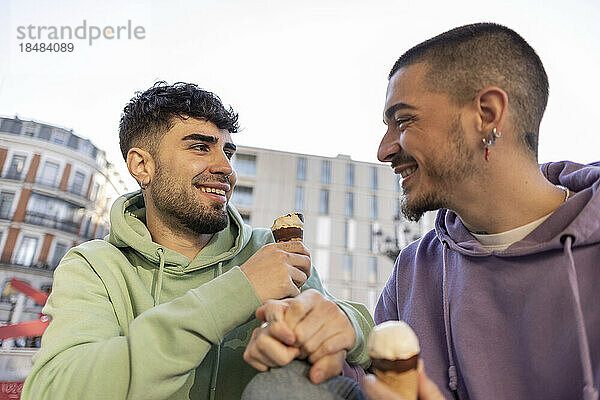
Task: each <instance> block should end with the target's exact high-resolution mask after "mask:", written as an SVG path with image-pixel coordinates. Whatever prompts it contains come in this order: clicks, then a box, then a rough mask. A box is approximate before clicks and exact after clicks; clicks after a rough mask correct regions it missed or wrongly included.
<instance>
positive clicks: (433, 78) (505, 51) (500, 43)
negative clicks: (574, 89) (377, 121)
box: [365, 23, 600, 400]
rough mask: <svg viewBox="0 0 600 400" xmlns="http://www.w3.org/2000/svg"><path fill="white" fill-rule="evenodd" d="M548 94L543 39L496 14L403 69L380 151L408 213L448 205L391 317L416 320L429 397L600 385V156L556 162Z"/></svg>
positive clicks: (449, 35) (390, 295) (416, 254)
mask: <svg viewBox="0 0 600 400" xmlns="http://www.w3.org/2000/svg"><path fill="white" fill-rule="evenodd" d="M547 99H548V78H547V76H546V72H545V70H544V67H543V65H542V62H541V60H540V58H539V57H538V56H537V54H536V53H535V51H534V50H533V48H531V46H530V45H529V44H528V43H527V42H526V41H525V40H524V39H523V38H522V37H521V36H520V35H518V34H517V33H516V32H514V31H513V30H511V29H509V28H506V27H504V26H501V25H497V24H492V23H480V24H472V25H466V26H462V27H459V28H455V29H452V30H450V31H448V32H445V33H442V34H440V35H438V36H436V37H433V38H431V39H429V40H427V41H425V42H423V43H420V44H418V45H417V46H415V47H413V48H411V49H410V50H408V51H407V52H406V53H404V55H402V56H401V57H400V58H399V59H398V61H397V62H396V63H395V65H394V66H393V68H392V70H391V72H390V74H389V84H388V88H387V93H386V100H385V107H384V120H385V123H386V125H387V130H386V132H385V135H384V136H383V138H382V140H381V144H380V146H379V151H378V158H379V160H380V161H382V162H386V163H389V164H390V166H391V167H392V168H393V170H394V172H395V173H396V174H398V175H399V176H400V179H401V185H402V189H403V193H404V198H403V203H402V211H403V213H404V215H405V216H406V217H407V218H408V219H410V220H414V221H416V220H418V219H419V218H420V217H421V216H422V215H423V213H425V212H427V211H431V210H439V211H438V213H437V218H436V221H435V229H434V230H432V231H430V232H429V233H427V234H426V235H425V236H424V237H423V238H422V239H420V240H419V241H417V242H415V243H412V244H411V245H409V246H408V247H407V248H405V249H403V250H402V252H401V253H400V255H399V257H398V259H397V260H396V265H395V268H394V271H393V273H392V276H391V277H390V279H389V280H388V283H387V285H386V287H385V288H384V290H383V293H382V294H381V297H380V299H379V302H378V305H377V308H376V311H375V321H376V322H377V323H381V322H383V321H386V320H404V321H406V322H407V323H408V324H409V325H410V326H411V327H412V328H413V329H414V331H415V332H416V334H417V336H418V337H419V339H420V342H421V359H422V360H423V361H424V364H425V366H426V370H427V376H428V377H427V376H425V375H424V374H422V379H420V382H419V384H420V392H421V393H420V396H421V398H422V399H437V398H442V397H444V398H451V397H455V398H460V399H469V398H470V399H526V398H527V399H567V398H569V399H571V398H584V399H586V400H590V399H597V397H598V387H599V385H600V313H599V312H598V300H597V299H598V296H597V288H598V287H600V193H599V190H600V167H599V164H598V163H595V164H591V165H582V164H577V163H573V162H567V161H563V162H558V163H548V164H544V165H542V166H541V168H540V166H539V165H538V162H537V145H538V138H539V127H540V122H541V119H542V115H543V113H544V110H545V107H546V103H547ZM556 128H557V134H561V135H564V138H565V140H566V139H567V137H568V135H573V134H576V133H573V132H569V131H568V121H565V126H561V127H556ZM365 384H366V386H365V387H366V390H367V393H368V394H369V396H371V397H372V398H380V399H394V398H396V397H395V396H394V395H393V394H392V393H390V392H389V390H387V388H386V387H385V386H383V384H382V383H381V382H379V381H377V380H376V379H374V378H373V377H369V378H368V379H367V380H366V382H365ZM436 385H437V387H438V388H439V391H440V392H441V393H440V392H438V391H437V390H438V388H435V386H436Z"/></svg>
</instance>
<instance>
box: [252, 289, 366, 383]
mask: <svg viewBox="0 0 600 400" xmlns="http://www.w3.org/2000/svg"><path fill="white" fill-rule="evenodd" d="M256 318H258V319H259V320H261V321H265V323H264V324H263V325H262V326H261V327H259V328H256V329H255V330H254V332H253V333H252V338H251V339H250V343H249V344H248V346H247V347H246V351H245V352H244V360H246V362H248V363H249V364H250V365H252V366H253V367H254V368H256V369H257V370H259V371H266V370H268V369H269V368H270V367H280V366H284V365H287V364H289V363H290V362H291V361H292V360H294V359H295V358H308V361H309V362H310V363H311V364H312V366H311V369H310V373H309V377H310V380H311V381H312V382H313V383H315V384H318V383H321V382H324V381H326V380H327V379H329V378H331V377H333V376H336V375H339V374H340V373H341V372H342V366H343V363H344V360H345V359H346V353H347V351H348V350H350V349H351V348H352V347H353V346H354V342H355V340H356V333H355V332H354V328H353V327H352V324H351V323H350V320H349V319H348V317H347V316H346V314H345V313H344V312H343V311H342V310H341V309H340V308H339V307H338V306H337V304H335V303H334V302H333V301H331V300H329V299H328V298H326V297H325V296H324V295H323V294H321V293H320V292H318V291H316V290H314V289H309V290H306V291H304V292H302V293H301V294H299V295H298V296H297V297H294V298H289V299H284V300H270V301H267V302H266V303H265V304H264V305H263V306H261V307H260V308H258V309H257V310H256Z"/></svg>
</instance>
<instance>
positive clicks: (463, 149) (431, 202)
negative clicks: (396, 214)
mask: <svg viewBox="0 0 600 400" xmlns="http://www.w3.org/2000/svg"><path fill="white" fill-rule="evenodd" d="M447 138H448V139H447V143H445V144H446V145H447V149H448V153H447V155H441V156H440V155H439V154H438V155H437V157H438V160H440V161H435V162H434V161H432V160H431V159H429V160H426V161H427V167H421V166H419V168H423V169H422V170H421V174H423V175H427V176H428V177H429V178H430V179H431V180H432V181H433V183H434V184H433V187H431V188H430V190H429V191H428V192H425V193H423V194H422V195H421V196H417V197H415V198H414V199H411V201H410V204H409V201H408V200H409V197H410V196H409V191H408V190H406V189H404V190H403V193H404V196H403V198H402V202H401V207H400V210H401V211H402V215H404V217H406V219H408V220H409V221H414V222H418V221H419V220H420V219H421V217H423V214H425V213H426V212H427V211H434V210H437V209H440V208H447V207H449V206H450V204H449V199H448V196H449V194H450V193H452V192H453V191H455V190H457V189H456V185H457V184H459V183H460V182H462V181H464V180H465V179H469V178H470V177H472V176H473V175H474V174H475V173H476V167H475V166H474V165H473V164H474V161H473V160H474V159H475V154H474V153H473V151H472V150H471V149H470V148H469V147H468V146H467V145H466V143H465V133H464V131H463V129H462V126H461V124H460V116H459V115H456V116H455V119H454V121H453V122H452V125H451V126H450V129H449V130H448V135H447Z"/></svg>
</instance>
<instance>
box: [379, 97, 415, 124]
mask: <svg viewBox="0 0 600 400" xmlns="http://www.w3.org/2000/svg"><path fill="white" fill-rule="evenodd" d="M416 109H417V107H415V106H411V105H410V104H406V103H402V102H400V103H396V104H394V105H393V106H390V108H388V109H387V110H385V114H384V115H385V119H384V120H383V122H384V123H385V121H389V120H390V119H392V116H393V115H394V113H395V112H396V111H398V110H416Z"/></svg>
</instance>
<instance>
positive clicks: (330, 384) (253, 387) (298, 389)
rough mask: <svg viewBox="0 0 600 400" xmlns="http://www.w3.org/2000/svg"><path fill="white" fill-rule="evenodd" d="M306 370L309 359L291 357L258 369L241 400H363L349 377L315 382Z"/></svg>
mask: <svg viewBox="0 0 600 400" xmlns="http://www.w3.org/2000/svg"><path fill="white" fill-rule="evenodd" d="M309 369H310V365H309V364H308V362H306V361H300V360H294V361H292V362H291V363H289V364H288V365H286V366H285V367H281V368H271V369H270V370H269V371H267V372H261V373H259V374H258V375H256V376H255V377H254V378H252V380H251V381H250V383H249V384H248V386H246V389H244V393H243V394H242V400H282V399H285V400H321V399H323V400H366V397H365V395H364V394H363V393H362V392H361V390H360V388H359V387H358V384H357V383H356V382H355V381H353V380H352V379H349V378H346V377H344V376H335V377H333V378H331V379H329V380H328V381H326V382H323V383H321V384H319V385H314V384H313V383H312V382H311V381H310V380H309V378H308V371H309Z"/></svg>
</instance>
